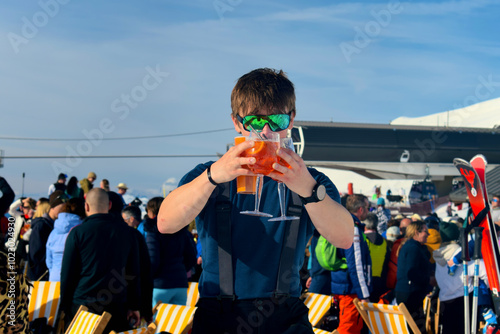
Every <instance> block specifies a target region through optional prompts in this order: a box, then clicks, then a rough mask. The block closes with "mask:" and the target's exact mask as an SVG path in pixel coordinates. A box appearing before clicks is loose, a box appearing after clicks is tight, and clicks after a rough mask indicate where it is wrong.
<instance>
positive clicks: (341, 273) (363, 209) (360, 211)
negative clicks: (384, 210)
mask: <svg viewBox="0 0 500 334" xmlns="http://www.w3.org/2000/svg"><path fill="white" fill-rule="evenodd" d="M369 205H370V203H369V201H368V198H367V197H366V196H364V195H361V194H354V195H349V197H348V198H347V201H346V208H347V210H348V211H349V212H350V213H351V215H352V218H353V220H354V226H355V227H354V242H353V243H352V245H351V247H349V248H348V249H345V250H344V249H338V251H337V252H338V255H339V257H340V258H343V259H345V261H346V263H347V269H339V270H337V271H332V272H331V280H332V289H331V291H332V292H331V293H332V295H333V298H335V300H337V301H338V305H339V309H340V310H342V311H341V312H340V315H339V326H338V328H337V330H338V331H339V333H341V334H344V333H360V332H361V330H362V329H363V319H362V318H361V316H360V315H359V312H358V311H357V309H356V307H355V306H354V303H353V301H354V299H355V298H358V299H359V300H362V301H366V302H368V301H370V300H369V298H370V295H371V293H372V290H373V286H372V261H371V258H370V250H369V248H368V244H367V242H366V240H365V235H364V225H363V224H362V223H361V221H363V220H365V219H366V217H367V216H368V208H369Z"/></svg>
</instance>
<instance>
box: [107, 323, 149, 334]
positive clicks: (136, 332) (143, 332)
mask: <svg viewBox="0 0 500 334" xmlns="http://www.w3.org/2000/svg"><path fill="white" fill-rule="evenodd" d="M155 332H156V325H155V323H154V322H152V323H150V324H149V326H148V327H141V328H136V329H131V330H129V331H125V332H120V333H117V332H115V331H111V332H109V334H154V333H155Z"/></svg>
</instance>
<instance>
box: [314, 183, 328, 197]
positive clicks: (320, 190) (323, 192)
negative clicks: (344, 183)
mask: <svg viewBox="0 0 500 334" xmlns="http://www.w3.org/2000/svg"><path fill="white" fill-rule="evenodd" d="M316 196H317V197H318V199H319V200H320V201H322V200H324V199H325V197H326V188H325V186H324V185H322V184H320V185H319V186H318V189H317V190H316Z"/></svg>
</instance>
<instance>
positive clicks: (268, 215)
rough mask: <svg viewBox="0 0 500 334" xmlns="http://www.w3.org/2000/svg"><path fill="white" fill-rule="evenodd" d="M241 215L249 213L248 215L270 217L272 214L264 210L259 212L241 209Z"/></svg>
mask: <svg viewBox="0 0 500 334" xmlns="http://www.w3.org/2000/svg"><path fill="white" fill-rule="evenodd" d="M240 213H241V214H242V215H249V216H257V217H268V218H269V217H272V216H273V215H270V214H269V213H265V212H260V211H241V212H240Z"/></svg>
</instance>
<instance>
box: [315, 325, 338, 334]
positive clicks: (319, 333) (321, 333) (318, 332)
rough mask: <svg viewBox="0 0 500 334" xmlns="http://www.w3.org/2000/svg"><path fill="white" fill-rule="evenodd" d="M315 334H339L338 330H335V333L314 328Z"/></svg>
mask: <svg viewBox="0 0 500 334" xmlns="http://www.w3.org/2000/svg"><path fill="white" fill-rule="evenodd" d="M313 331H314V334H339V332H338V331H337V330H334V331H333V332H329V331H325V330H324V329H319V328H316V327H313Z"/></svg>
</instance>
